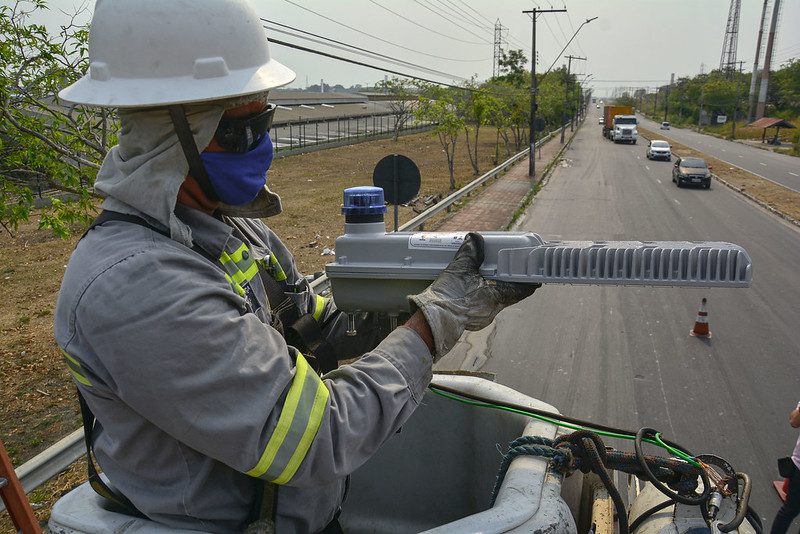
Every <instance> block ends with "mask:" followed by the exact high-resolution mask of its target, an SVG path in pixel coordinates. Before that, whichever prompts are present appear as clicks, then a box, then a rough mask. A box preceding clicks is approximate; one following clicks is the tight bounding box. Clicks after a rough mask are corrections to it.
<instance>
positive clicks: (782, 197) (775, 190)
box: [639, 128, 800, 220]
mask: <svg viewBox="0 0 800 534" xmlns="http://www.w3.org/2000/svg"><path fill="white" fill-rule="evenodd" d="M639 133H640V134H641V135H642V136H644V137H646V138H648V139H656V138H658V137H660V136H659V135H658V134H656V133H655V132H652V131H650V130H647V129H645V128H639ZM670 145H671V146H672V151H673V153H675V154H678V155H680V156H681V157H684V156H696V157H699V158H703V159H704V160H706V162H707V163H708V164H709V165H711V166H712V167H714V174H716V175H718V176H719V177H720V178H722V179H723V180H725V181H726V182H728V183H729V184H730V185H731V186H733V187H735V188H736V189H738V190H740V191H743V192H746V193H748V194H749V195H750V196H752V197H753V198H755V199H757V200H758V201H760V202H763V203H764V204H766V205H767V206H770V207H771V208H773V209H774V210H776V211H778V212H780V213H782V214H784V215H786V216H787V217H790V218H792V219H794V220H800V193H798V192H796V191H792V190H791V189H787V188H786V187H783V186H781V185H778V184H775V183H773V182H770V181H769V180H765V179H763V178H759V177H758V176H756V175H755V174H752V173H750V172H747V171H745V170H742V169H739V168H738V167H731V166H730V165H729V164H728V163H725V162H724V161H720V160H718V159H716V158H712V157H711V156H708V155H707V154H705V153H703V152H699V151H697V150H694V149H691V148H689V147H687V146H685V145H682V144H680V143H675V142H672V141H670Z"/></svg>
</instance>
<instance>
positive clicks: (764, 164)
mask: <svg viewBox="0 0 800 534" xmlns="http://www.w3.org/2000/svg"><path fill="white" fill-rule="evenodd" d="M758 164H759V165H763V166H764V167H766V166H767V164H766V163H761V162H760V161H759V162H758Z"/></svg>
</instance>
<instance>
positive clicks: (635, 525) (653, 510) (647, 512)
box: [630, 500, 675, 532]
mask: <svg viewBox="0 0 800 534" xmlns="http://www.w3.org/2000/svg"><path fill="white" fill-rule="evenodd" d="M674 504H675V501H671V500H670V501H664V502H662V503H659V504H657V505H655V506H653V507H652V508H648V509H647V510H645V511H644V512H642V514H641V515H640V516H639V517H637V518H636V520H635V521H634V522H633V523H631V526H630V531H631V532H636V529H637V528H639V527H640V526H641V525H642V523H644V522H645V521H647V520H648V519H649V518H650V516H652V515H653V514H655V513H657V512H660V511H661V510H663V509H664V508H669V507H670V506H672V505H674Z"/></svg>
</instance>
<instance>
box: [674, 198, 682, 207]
mask: <svg viewBox="0 0 800 534" xmlns="http://www.w3.org/2000/svg"><path fill="white" fill-rule="evenodd" d="M672 200H674V201H675V204H678V205H679V206H680V204H681V203H680V202H679V201H678V199H677V198H673V199H672Z"/></svg>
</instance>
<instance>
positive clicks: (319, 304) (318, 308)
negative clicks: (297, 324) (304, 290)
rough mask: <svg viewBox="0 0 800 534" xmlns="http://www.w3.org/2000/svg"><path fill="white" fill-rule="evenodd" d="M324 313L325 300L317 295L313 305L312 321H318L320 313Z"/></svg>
mask: <svg viewBox="0 0 800 534" xmlns="http://www.w3.org/2000/svg"><path fill="white" fill-rule="evenodd" d="M324 311H325V299H324V298H322V297H320V296H319V295H317V299H316V302H315V303H314V313H313V316H314V319H315V320H317V321H319V318H320V317H322V312H324Z"/></svg>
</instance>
